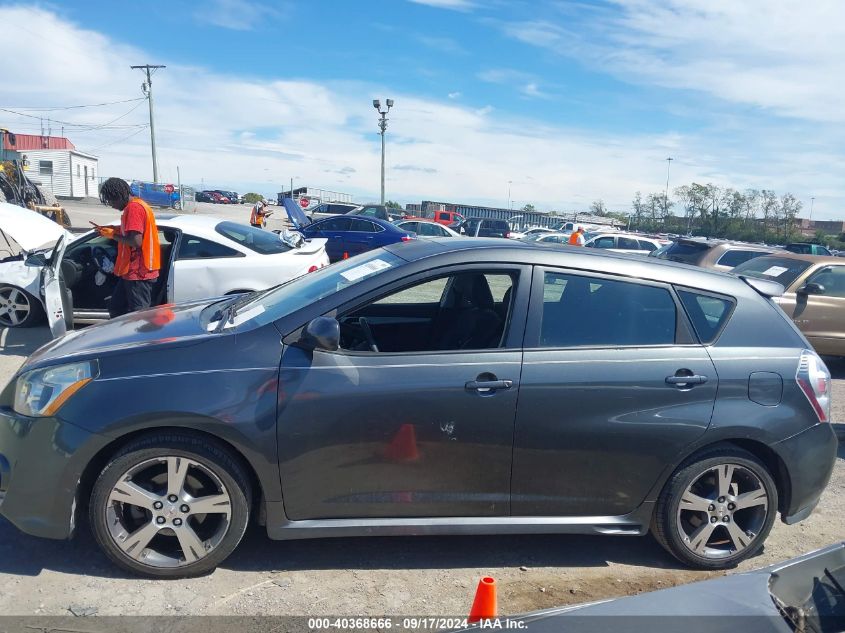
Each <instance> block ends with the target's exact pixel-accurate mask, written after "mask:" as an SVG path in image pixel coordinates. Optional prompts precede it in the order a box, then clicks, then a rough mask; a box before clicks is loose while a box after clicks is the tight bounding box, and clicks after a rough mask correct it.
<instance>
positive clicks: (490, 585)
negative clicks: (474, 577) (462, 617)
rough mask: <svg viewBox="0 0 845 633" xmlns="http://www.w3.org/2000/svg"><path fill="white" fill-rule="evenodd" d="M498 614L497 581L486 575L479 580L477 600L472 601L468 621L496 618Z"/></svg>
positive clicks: (476, 592)
mask: <svg viewBox="0 0 845 633" xmlns="http://www.w3.org/2000/svg"><path fill="white" fill-rule="evenodd" d="M497 614H498V608H497V607H496V581H495V580H494V579H492V578H490V577H489V576H486V577H484V578H482V579H481V580H479V581H478V589H476V590H475V600H473V601H472V609H470V610H469V618H468V621H469V622H479V621H481V620H489V619H490V618H495V617H496V615H497Z"/></svg>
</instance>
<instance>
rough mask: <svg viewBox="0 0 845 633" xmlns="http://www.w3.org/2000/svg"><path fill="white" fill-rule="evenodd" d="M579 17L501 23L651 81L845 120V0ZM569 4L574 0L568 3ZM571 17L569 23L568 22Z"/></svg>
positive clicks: (682, 0) (675, 7)
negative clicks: (575, 20)
mask: <svg viewBox="0 0 845 633" xmlns="http://www.w3.org/2000/svg"><path fill="white" fill-rule="evenodd" d="M613 4H614V6H613V7H610V8H607V9H605V10H594V11H591V12H588V13H587V14H586V18H585V19H584V20H583V21H582V22H580V23H579V24H578V26H577V27H575V26H571V25H569V21H570V20H571V13H570V12H567V13H566V14H562V16H561V20H560V21H554V20H548V19H545V20H529V21H523V22H508V23H499V24H500V28H501V29H502V30H503V31H504V32H505V33H506V34H507V35H509V36H510V37H512V38H514V39H517V40H519V41H522V42H525V43H529V44H532V45H535V46H539V47H543V48H548V49H552V50H554V51H556V52H558V53H560V54H562V55H566V56H569V57H574V58H576V59H578V60H579V61H581V62H584V63H586V64H588V65H590V66H592V67H594V68H600V69H603V70H608V71H611V72H613V73H615V74H616V75H617V76H618V77H619V78H621V79H623V80H624V81H629V82H641V83H648V84H654V85H659V86H664V87H668V88H675V89H677V88H680V89H684V90H692V91H698V92H702V93H706V94H709V95H711V96H712V97H714V98H716V99H719V100H725V101H728V102H733V103H739V104H744V105H750V106H753V107H760V108H763V109H766V110H769V111H771V112H772V113H775V114H779V115H786V116H791V117H798V118H802V119H808V120H815V121H836V122H843V121H845V82H843V81H842V80H841V78H842V77H845V3H842V2H840V1H839V0H815V1H813V2H802V1H800V0H781V1H778V2H771V1H770V0H745V1H744V2H735V1H733V0H662V1H661V2H657V1H654V0H614V3H613ZM562 7H563V8H564V9H566V5H565V4H564V5H562ZM565 25H566V26H565Z"/></svg>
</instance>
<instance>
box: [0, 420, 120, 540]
mask: <svg viewBox="0 0 845 633" xmlns="http://www.w3.org/2000/svg"><path fill="white" fill-rule="evenodd" d="M107 443H108V439H107V438H104V437H101V436H99V435H96V434H93V433H90V432H88V431H85V430H83V429H80V428H79V427H76V426H74V425H72V424H68V423H67V422H64V421H62V420H60V419H58V418H30V417H26V416H22V415H19V414H17V413H15V412H14V411H12V410H11V409H10V408H8V407H5V406H0V515H3V516H4V517H6V518H7V519H8V520H9V521H11V522H12V523H13V524H14V525H15V526H16V527H17V528H18V529H20V530H21V531H23V532H26V533H27V534H32V535H33V536H41V537H45V538H53V539H67V538H70V537H71V536H72V535H73V530H74V524H75V517H74V512H75V507H76V491H77V488H78V484H79V480H80V478H81V476H82V472H83V470H84V468H85V466H86V464H88V463H89V461H90V460H91V458H92V457H93V456H94V455H96V453H97V451H99V450H100V449H101V448H103V447H104V446H106V444H107Z"/></svg>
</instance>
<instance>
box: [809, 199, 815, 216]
mask: <svg viewBox="0 0 845 633" xmlns="http://www.w3.org/2000/svg"><path fill="white" fill-rule="evenodd" d="M815 201H816V197H815V196H812V197H811V198H810V219H811V220H812V219H813V203H814V202H815Z"/></svg>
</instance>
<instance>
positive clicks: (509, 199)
mask: <svg viewBox="0 0 845 633" xmlns="http://www.w3.org/2000/svg"><path fill="white" fill-rule="evenodd" d="M512 182H513V180H508V210H509V211H510V210H511V209H513V207H512V206H511V183H512Z"/></svg>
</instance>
